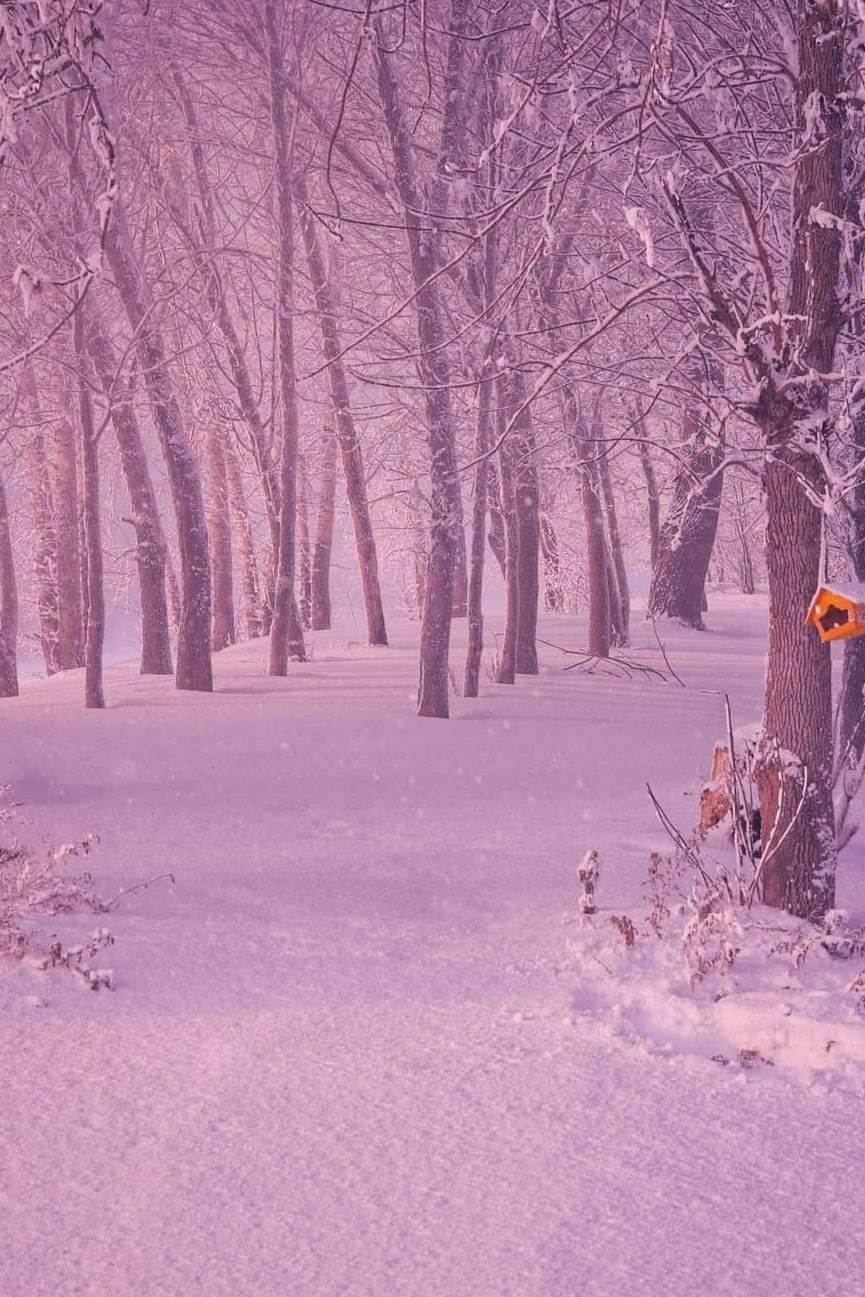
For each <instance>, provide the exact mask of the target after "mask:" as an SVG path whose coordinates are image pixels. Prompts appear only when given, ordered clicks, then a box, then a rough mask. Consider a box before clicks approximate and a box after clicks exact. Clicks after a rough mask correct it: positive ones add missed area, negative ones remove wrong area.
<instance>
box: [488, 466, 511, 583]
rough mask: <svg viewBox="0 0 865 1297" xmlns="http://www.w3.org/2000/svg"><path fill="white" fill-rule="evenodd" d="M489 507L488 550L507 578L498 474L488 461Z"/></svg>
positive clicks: (505, 543) (505, 546) (505, 544)
mask: <svg viewBox="0 0 865 1297" xmlns="http://www.w3.org/2000/svg"><path fill="white" fill-rule="evenodd" d="M489 506H490V528H489V532H488V534H487V540H488V542H489V546H490V549H491V550H492V552H493V557H494V558H495V560H496V562H497V563H498V565H499V569H500V570H501V574H502V578H503V579H506V578H507V573H506V571H505V567H506V562H507V557H506V551H507V542H506V540H505V520H504V518H503V517H502V497H501V488H500V484H499V478H498V473H497V472H496V466H495V462H494V461H493V460H491V461H490V472H489Z"/></svg>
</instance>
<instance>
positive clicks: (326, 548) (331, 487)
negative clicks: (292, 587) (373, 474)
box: [311, 428, 336, 630]
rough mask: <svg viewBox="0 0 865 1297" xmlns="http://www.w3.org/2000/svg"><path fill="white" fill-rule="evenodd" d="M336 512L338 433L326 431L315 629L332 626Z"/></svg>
mask: <svg viewBox="0 0 865 1297" xmlns="http://www.w3.org/2000/svg"><path fill="white" fill-rule="evenodd" d="M335 515H336V436H335V434H334V432H333V429H332V428H326V429H325V431H324V445H323V446H322V460H321V486H320V489H319V496H318V513H317V515H316V520H315V541H314V543H313V547H312V590H311V603H312V610H311V622H312V629H313V630H330V619H331V611H330V559H331V554H332V553H333V525H334V519H335Z"/></svg>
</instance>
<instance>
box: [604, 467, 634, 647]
mask: <svg viewBox="0 0 865 1297" xmlns="http://www.w3.org/2000/svg"><path fill="white" fill-rule="evenodd" d="M595 445H596V447H597V450H598V456H599V457H598V474H599V477H600V482H601V492H602V494H603V499H604V516H605V519H606V524H607V537H608V539H609V543H610V560H611V562H610V576H611V583H612V586H613V588H614V591H615V605H614V614H615V615H614V618H613V621H614V630H615V631H616V637H617V639H618V647H620V648H626V647H627V646H628V644H630V642H631V627H630V622H631V593H630V590H629V588H628V569H627V566H626V564H625V550H624V546H623V545H622V533H621V531H620V530H619V516H618V512H617V510H616V495H615V492H614V490H613V481H612V477H611V474H610V462H609V459H608V457H607V455H605V454H604V453H603V448H602V447H601V446H600V445H599V443H598V442H595ZM616 623H617V624H616Z"/></svg>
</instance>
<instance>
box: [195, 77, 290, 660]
mask: <svg viewBox="0 0 865 1297" xmlns="http://www.w3.org/2000/svg"><path fill="white" fill-rule="evenodd" d="M171 73H172V77H173V80H174V83H175V85H176V87H177V91H178V97H179V99H180V104H181V108H182V110H183V114H184V117H185V119H186V124H187V128H188V131H189V142H190V152H191V155H192V164H193V171H194V173H195V178H196V184H197V188H198V194H199V198H200V200H201V206H200V211H199V217H200V220H201V222H202V223H203V230H204V242H205V244H206V245H207V246H206V247H205V248H204V249H201V248H200V246H199V244H200V242H201V237H200V236H199V237H196V226H195V223H194V222H192V221H186V222H184V221H182V220H181V219H179V214H178V213H177V212H176V211H175V212H174V216H175V219H176V220H177V221H178V224H180V225H181V226H182V227H183V229H184V233H185V235H186V238H187V241H188V242H189V243H190V244H191V245H192V246H193V248H194V250H195V251H197V252H204V253H207V252H208V251H209V249H212V248H213V247H215V246H216V243H217V241H218V240H217V234H216V228H215V222H214V215H213V207H214V203H213V191H212V186H211V183H210V178H209V176H208V173H207V165H206V162H205V155H204V149H203V148H202V144H201V137H200V135H199V130H198V119H197V117H196V114H195V108H194V104H193V101H192V97H191V96H190V94H189V91H188V89H187V86H186V82H185V80H184V79H183V77H182V75H181V73H180V71H179V69H178V67H177V66H176V64H172V67H171ZM205 282H206V289H205V291H206V294H207V301H208V305H209V306H210V309H211V311H212V312H213V320H214V322H215V324H216V326H217V328H218V329H219V332H220V333H221V335H222V340H223V342H224V344H225V351H226V356H227V358H228V369H229V373H230V374H231V381H232V384H233V386H234V390H235V392H236V394H237V404H238V407H239V409H240V413H241V416H242V418H243V421H244V423H245V425H246V428H247V431H248V432H249V443H250V448H251V451H252V458H253V460H254V462H255V467H256V470H257V472H258V479H259V484H260V486H261V492H262V497H263V500H264V509H265V515H266V517H267V526H268V534H269V537H270V555H269V563H268V569H269V576H270V580H269V581H268V589H267V597H266V600H265V605H264V608H262V602H261V593H262V592H261V588H260V586H259V587H258V593H257V602H258V607H259V610H260V611H259V614H258V616H259V619H260V621H261V630H259V631H258V632H257V634H261V632H262V631H264V633H265V634H266V633H268V632H269V630H270V616H271V615H272V612H273V597H274V589H273V587H274V586H275V582H276V569H277V563H278V559H279V480H278V477H277V472H276V465H275V463H274V459H273V456H272V454H271V446H272V442H271V438H270V437H269V436H268V433H267V431H266V429H265V426H264V423H263V421H262V418H261V413H260V411H259V408H258V404H257V402H256V400H255V394H254V385H253V381H252V377H251V375H250V372H249V366H248V364H247V361H246V353H245V351H244V347H243V344H242V342H241V340H240V337H239V336H238V333H237V329H236V328H235V326H234V320H233V319H232V315H231V311H230V309H229V305H228V300H227V298H226V294H225V290H224V287H223V284H222V280H221V278H220V276H219V274H218V271H217V269H216V265H215V264H211V265H210V266H209V267H208V273H207V278H206V281H205ZM226 453H227V451H226ZM232 453H233V448H232ZM226 468H227V470H228V474H229V484H231V481H232V469H231V467H230V465H229V464H228V463H226ZM233 498H237V497H234V496H233ZM233 516H234V518H235V522H236V524H237V525H238V526H240V524H239V521H238V515H237V514H236V513H234V510H233ZM247 517H248V515H247ZM241 551H242V553H243V554H244V556H245V557H244V564H245V566H244V572H245V580H247V581H248V579H249V577H250V571H251V570H250V567H249V565H248V562H247V560H248V557H249V550H248V546H247V544H246V541H245V540H244V541H243V542H242V543H241ZM247 588H248V586H245V589H247ZM246 607H247V609H248V610H251V609H252V608H253V603H252V602H248V603H247V605H246ZM246 616H247V625H249V624H250V612H249V611H247V614H246ZM254 623H255V617H254V615H253V616H252V624H254Z"/></svg>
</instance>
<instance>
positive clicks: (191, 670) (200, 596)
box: [106, 216, 213, 692]
mask: <svg viewBox="0 0 865 1297" xmlns="http://www.w3.org/2000/svg"><path fill="white" fill-rule="evenodd" d="M106 252H107V258H108V264H109V266H110V268H111V272H112V275H113V276H114V280H115V283H116V284H117V289H118V292H119V293H120V298H121V300H122V302H123V306H124V309H125V311H126V315H127V317H128V319H129V323H130V325H131V327H132V330H133V333H134V335H135V340H136V350H137V354H138V360H139V364H140V366H141V370H142V373H143V375H144V382H145V384H146V386H147V393H148V396H149V398H150V410H151V414H152V417H153V422H154V424H155V425H156V431H157V433H158V435H159V443H160V446H161V449H162V454H163V456H164V458H165V465H166V468H167V470H168V480H169V484H170V487H171V498H172V502H173V505H174V513H175V517H176V519H177V541H178V545H179V547H180V581H181V613H180V628H179V631H178V637H177V671H176V676H175V682H176V684H177V688H178V689H193V690H200V691H205V692H209V691H210V690H211V689H212V688H213V674H212V670H211V663H210V633H211V627H210V618H211V589H210V555H209V552H208V543H207V519H206V516H205V511H204V501H203V498H202V494H201V478H200V476H199V472H198V465H197V463H196V459H195V455H194V453H193V450H192V447H191V446H190V444H189V442H188V441H187V439H186V434H185V432H184V428H183V420H182V419H181V415H180V406H179V404H178V401H177V397H176V394H175V391H174V385H173V382H172V379H171V373H170V370H169V366H168V357H167V355H166V352H165V344H164V342H163V338H162V335H161V333H160V331H159V329H158V327H157V325H156V323H155V316H154V312H153V310H152V303H151V302H150V301H149V294H148V292H147V290H146V286H145V284H144V281H143V280H142V278H141V276H140V274H139V271H138V267H137V265H136V263H135V260H134V256H133V253H132V249H131V247H130V244H129V239H128V235H127V234H126V231H125V229H124V228H123V227H122V223H121V221H120V219H119V217H118V216H115V218H114V222H113V226H112V233H111V235H110V236H109V238H108V241H107V244H106Z"/></svg>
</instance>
